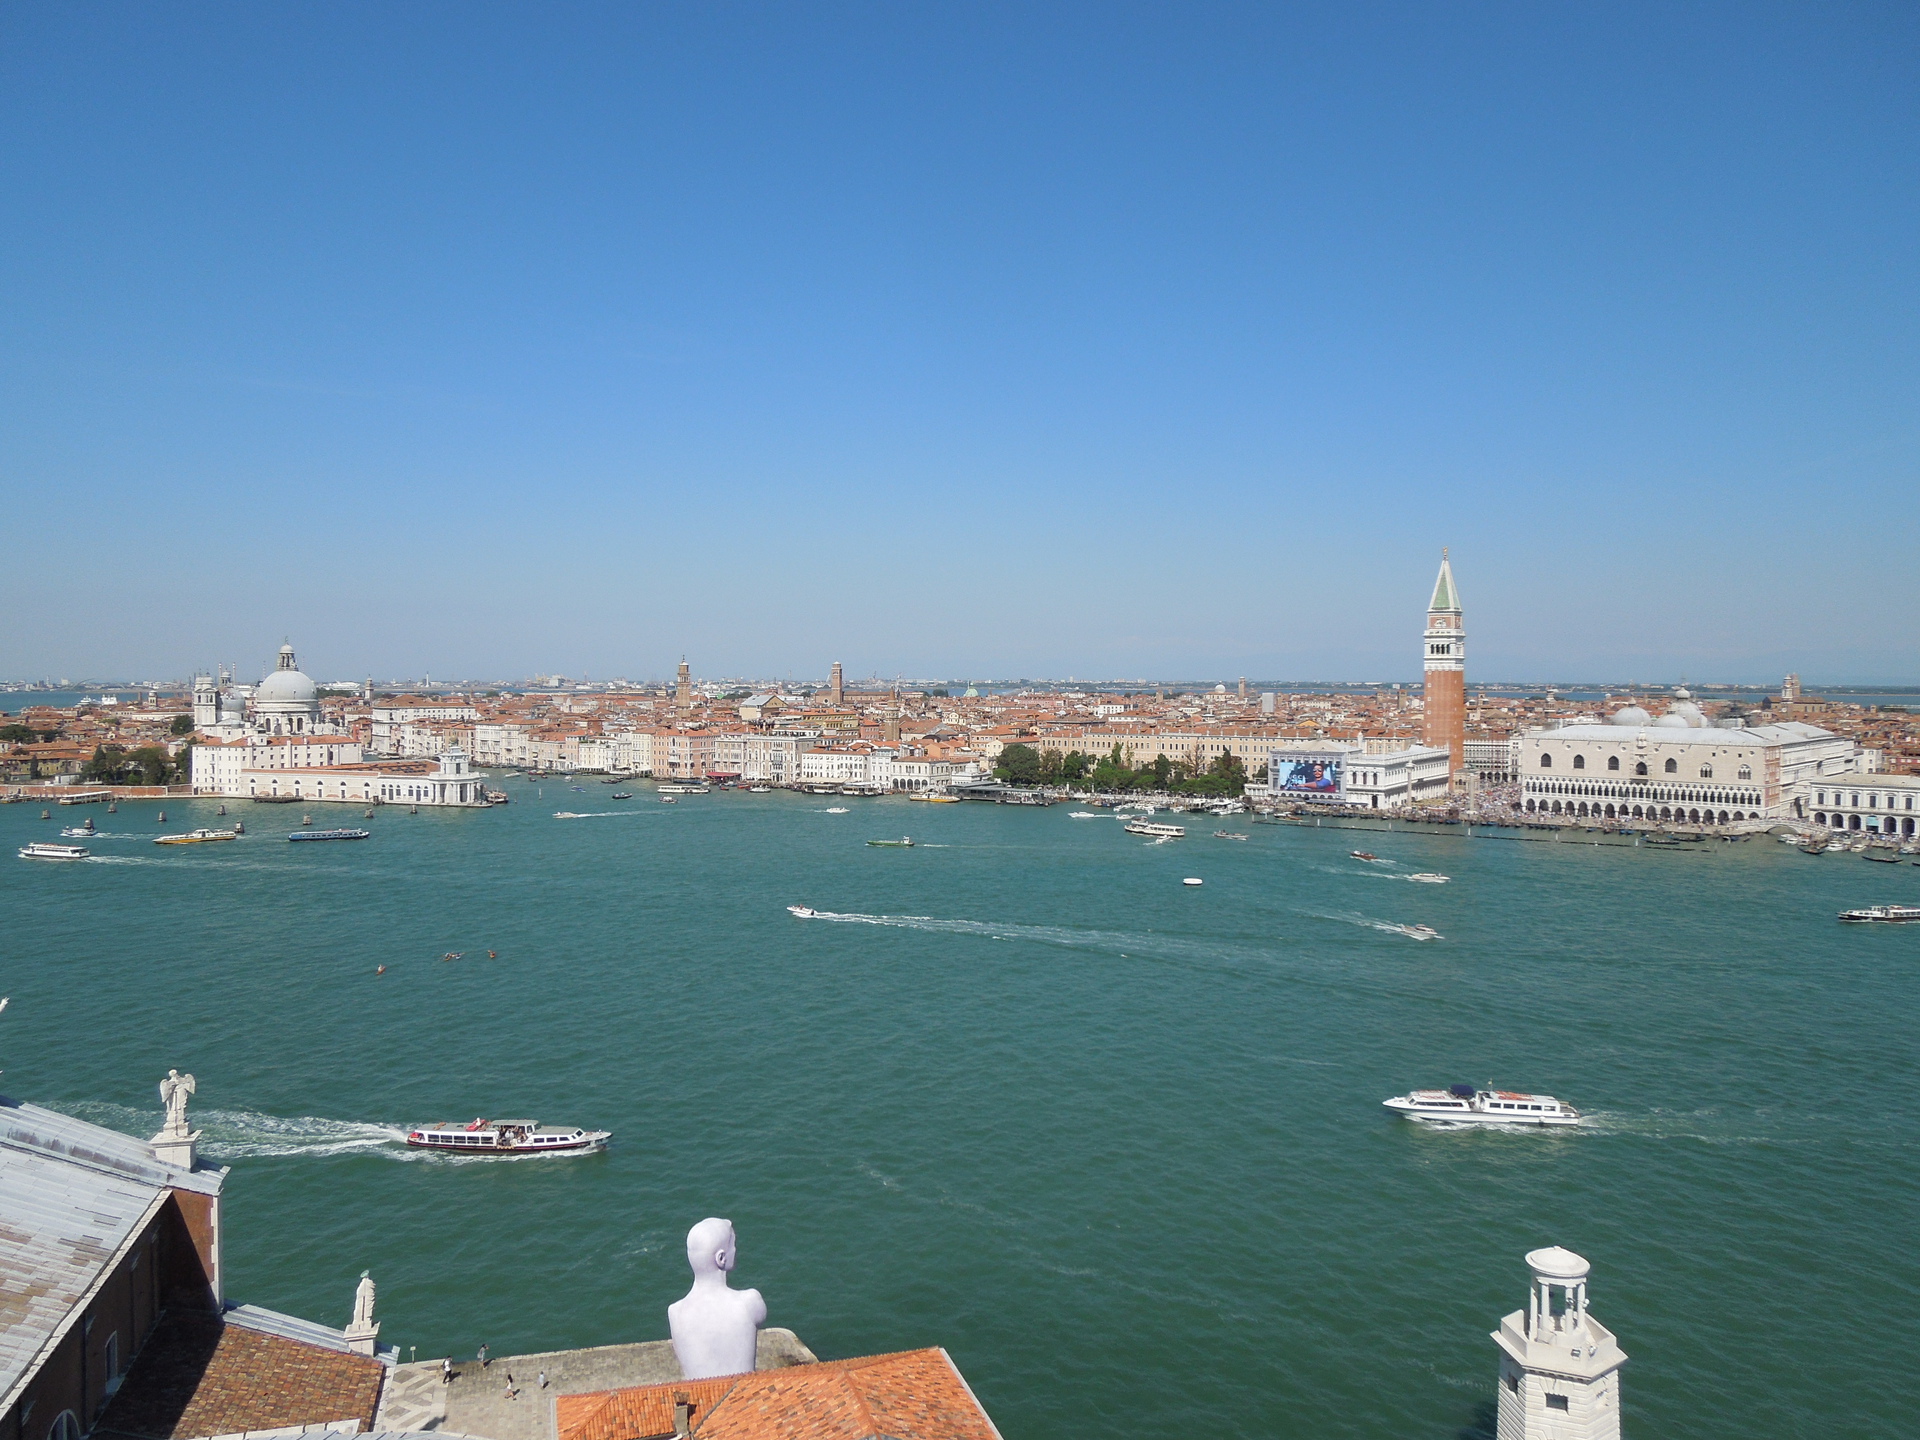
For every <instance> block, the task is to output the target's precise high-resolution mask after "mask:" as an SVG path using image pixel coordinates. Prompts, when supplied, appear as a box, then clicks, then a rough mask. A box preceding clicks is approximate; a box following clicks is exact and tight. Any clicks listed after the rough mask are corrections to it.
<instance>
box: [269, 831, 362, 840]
mask: <svg viewBox="0 0 1920 1440" xmlns="http://www.w3.org/2000/svg"><path fill="white" fill-rule="evenodd" d="M371 834H373V832H372V831H371V830H296V831H294V832H293V833H292V834H291V835H289V836H287V839H289V840H365V839H366V838H367V837H368V836H369V835H371Z"/></svg>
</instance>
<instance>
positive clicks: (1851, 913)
mask: <svg viewBox="0 0 1920 1440" xmlns="http://www.w3.org/2000/svg"><path fill="white" fill-rule="evenodd" d="M20 853H21V854H23V855H24V854H25V853H26V852H25V851H24V850H23V851H21V852H20ZM1840 918H1841V919H1842V920H1845V921H1846V922H1847V923H1848V924H1850V925H1874V924H1879V925H1911V924H1913V923H1914V922H1915V921H1920V905H1868V906H1867V907H1865V908H1864V909H1861V910H1842V911H1841V912H1840Z"/></svg>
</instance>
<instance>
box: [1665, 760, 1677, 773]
mask: <svg viewBox="0 0 1920 1440" xmlns="http://www.w3.org/2000/svg"><path fill="white" fill-rule="evenodd" d="M1679 773H1680V762H1679V761H1678V760H1669V761H1667V774H1669V775H1678V774H1679Z"/></svg>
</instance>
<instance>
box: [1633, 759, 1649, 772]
mask: <svg viewBox="0 0 1920 1440" xmlns="http://www.w3.org/2000/svg"><path fill="white" fill-rule="evenodd" d="M1633 773H1634V774H1636V775H1644V774H1646V773H1647V762H1646V761H1644V760H1642V761H1641V762H1640V763H1639V764H1638V765H1635V766H1634V767H1633Z"/></svg>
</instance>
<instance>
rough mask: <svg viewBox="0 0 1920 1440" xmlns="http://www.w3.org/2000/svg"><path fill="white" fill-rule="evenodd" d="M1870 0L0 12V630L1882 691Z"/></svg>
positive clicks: (259, 644)
mask: <svg viewBox="0 0 1920 1440" xmlns="http://www.w3.org/2000/svg"><path fill="white" fill-rule="evenodd" d="M1917 101H1920V9H1916V7H1914V6H1913V5H1911V4H1885V5H1873V4H1864V5H1861V4H1824V5H1793V6H1773V5H1764V4H1754V3H1744V4H1737V5H1727V6H1699V5H1675V4H1655V5H1644V6H1640V5H1630V4H1593V5H1584V6H1583V5H1546V6H1543V5H1538V4H1516V5H1471V4H1446V5H1435V4H1428V3H1421V4H1413V5H1405V6H1396V5H1327V6H1321V7H1304V6H1296V7H1288V6H1276V5H1249V6H1220V5H1204V4H1192V3H1186V4H1178V5H1173V4H1160V5H1151V6H1127V5H1117V4H1095V5H1087V6H1067V5H1044V4H1043V5H1034V4H1012V5H1004V6H999V5H991V4H972V3H969V4H952V5H946V6H938V5H927V4H915V5H902V4H872V5H833V4H821V3H806V4H793V5H757V6H753V5H722V4H707V5H694V4H677V5H665V6H649V5H639V4H620V5H611V6H597V5H590V4H569V5H563V6H556V5H540V6H534V5H525V6H518V5H503V4H464V3H463V4H431V3H413V4H407V5H390V4H382V5H351V4H339V3H329V4H326V5H313V6H305V5H290V4H274V5H264V6H263V5H254V4H248V5H218V4H195V5H160V4H150V5H136V4H113V5H86V4H74V3H65V0H63V3H59V4H32V3H29V4H13V5H9V6H8V7H6V9H5V11H4V12H0V192H3V194H4V202H3V203H0V295H4V301H3V302H0V485H3V486H4V500H5V506H6V514H7V525H6V531H7V536H8V539H7V543H6V546H5V551H4V555H5V567H6V584H5V594H6V610H7V618H6V623H5V627H4V632H3V633H4V636H5V641H4V646H3V647H0V674H5V675H8V676H16V677H19V676H38V675H44V674H49V673H52V674H74V675H77V674H82V673H90V674H108V673H119V674H139V675H151V674H177V673H184V672H185V671H187V670H188V669H189V668H190V667H193V666H195V665H203V664H206V663H208V662H210V661H212V660H214V659H216V658H220V657H227V658H233V659H237V660H239V661H241V662H242V664H243V667H244V668H247V669H249V670H257V669H259V668H261V667H264V666H266V665H269V664H270V663H271V655H272V651H273V649H274V648H275V647H276V646H278V644H279V643H280V641H281V639H282V638H283V637H291V638H292V639H293V640H294V641H295V642H296V643H297V644H298V646H299V647H300V652H301V658H302V661H303V664H304V665H305V666H306V667H307V668H308V669H310V670H311V671H312V672H314V673H316V674H318V675H321V676H323V677H327V678H331V677H334V676H336V675H360V674H366V673H373V674H376V675H390V674H393V675H397V674H419V673H421V672H422V671H431V672H433V673H436V674H442V675H449V676H451V675H510V674H522V673H527V672H530V671H534V670H554V669H558V670H562V671H566V672H569V673H579V672H580V671H582V670H584V671H587V672H588V673H591V674H593V675H596V676H600V675H613V674H628V675H632V676H636V677H640V676H648V675H662V674H666V673H669V672H670V670H671V667H672V664H673V662H674V661H675V660H677V659H678V657H679V655H680V654H681V652H682V651H685V652H687V653H688V654H689V655H690V657H691V658H692V659H693V661H694V665H695V669H696V671H697V672H698V673H702V674H725V673H743V672H745V673H760V674H784V673H787V672H789V671H792V672H794V673H796V674H799V675H809V674H820V673H823V672H824V670H825V668H826V666H827V664H828V662H829V661H831V660H833V659H840V660H843V661H845V662H846V664H847V667H848V670H849V672H850V673H853V674H861V675H864V674H867V673H870V672H875V673H882V674H892V673H895V672H905V673H907V674H919V675H926V674H969V673H970V674H979V675H1022V674H1024V675H1060V676H1065V675H1068V674H1073V675H1078V676H1081V677H1088V676H1096V677H1097V676H1134V675H1179V676H1202V675H1218V676H1224V677H1231V676H1234V675H1239V674H1248V675H1253V676H1259V677H1301V676H1318V677H1327V678H1341V677H1347V678H1369V679H1371V678H1389V679H1411V678H1414V677H1415V676H1416V675H1417V673H1418V665H1419V637H1418V630H1419V627H1420V624H1421V611H1422V609H1423V607H1424V605H1425V602H1426V597H1427V592H1428V588H1429V586H1430V585H1431V583H1432V579H1433V573H1434V569H1435V566H1436V564H1437V562H1438V559H1439V553H1440V547H1441V546H1442V545H1451V546H1452V547H1453V556H1454V561H1455V566H1456V570H1457V572H1458V575H1459V579H1460V585H1461V589H1462V592H1463V595H1464V597H1465V600H1466V603H1467V607H1468V623H1469V635H1470V639H1469V674H1470V676H1474V677H1478V678H1497V677H1521V676H1595V677H1603V678H1623V679H1627V678H1638V679H1645V680H1655V679H1661V678H1678V677H1680V676H1681V675H1683V674H1684V675H1686V676H1689V677H1692V678H1695V679H1761V678H1767V677H1773V676H1777V675H1778V674H1779V673H1781V672H1783V671H1784V670H1787V669H1790V668H1791V669H1796V670H1798V671H1800V672H1801V673H1803V674H1804V675H1805V676H1806V677H1807V678H1808V679H1809V680H1873V681H1884V682H1902V681H1904V682H1916V681H1920V663H1916V655H1920V598H1917V597H1920V576H1917V575H1916V561H1917V560H1920V543H1916V542H1920V519H1917V518H1916V517H1917V516H1920V486H1917V485H1916V480H1920V464H1916V456H1920V403H1917V402H1920V394H1916V390H1917V389H1920V387H1917V386H1916V379H1920V346H1917V345H1916V324H1915V322H1916V308H1917V307H1916V301H1917V300H1920V284H1917V283H1916V265H1917V264H1920V258H1917V257H1920V225H1916V220H1920V204H1917V203H1916V201H1917V199H1920V183H1917V182H1920V176H1917V175H1916V158H1917V155H1920V104H1917V103H1916V102H1917Z"/></svg>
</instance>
